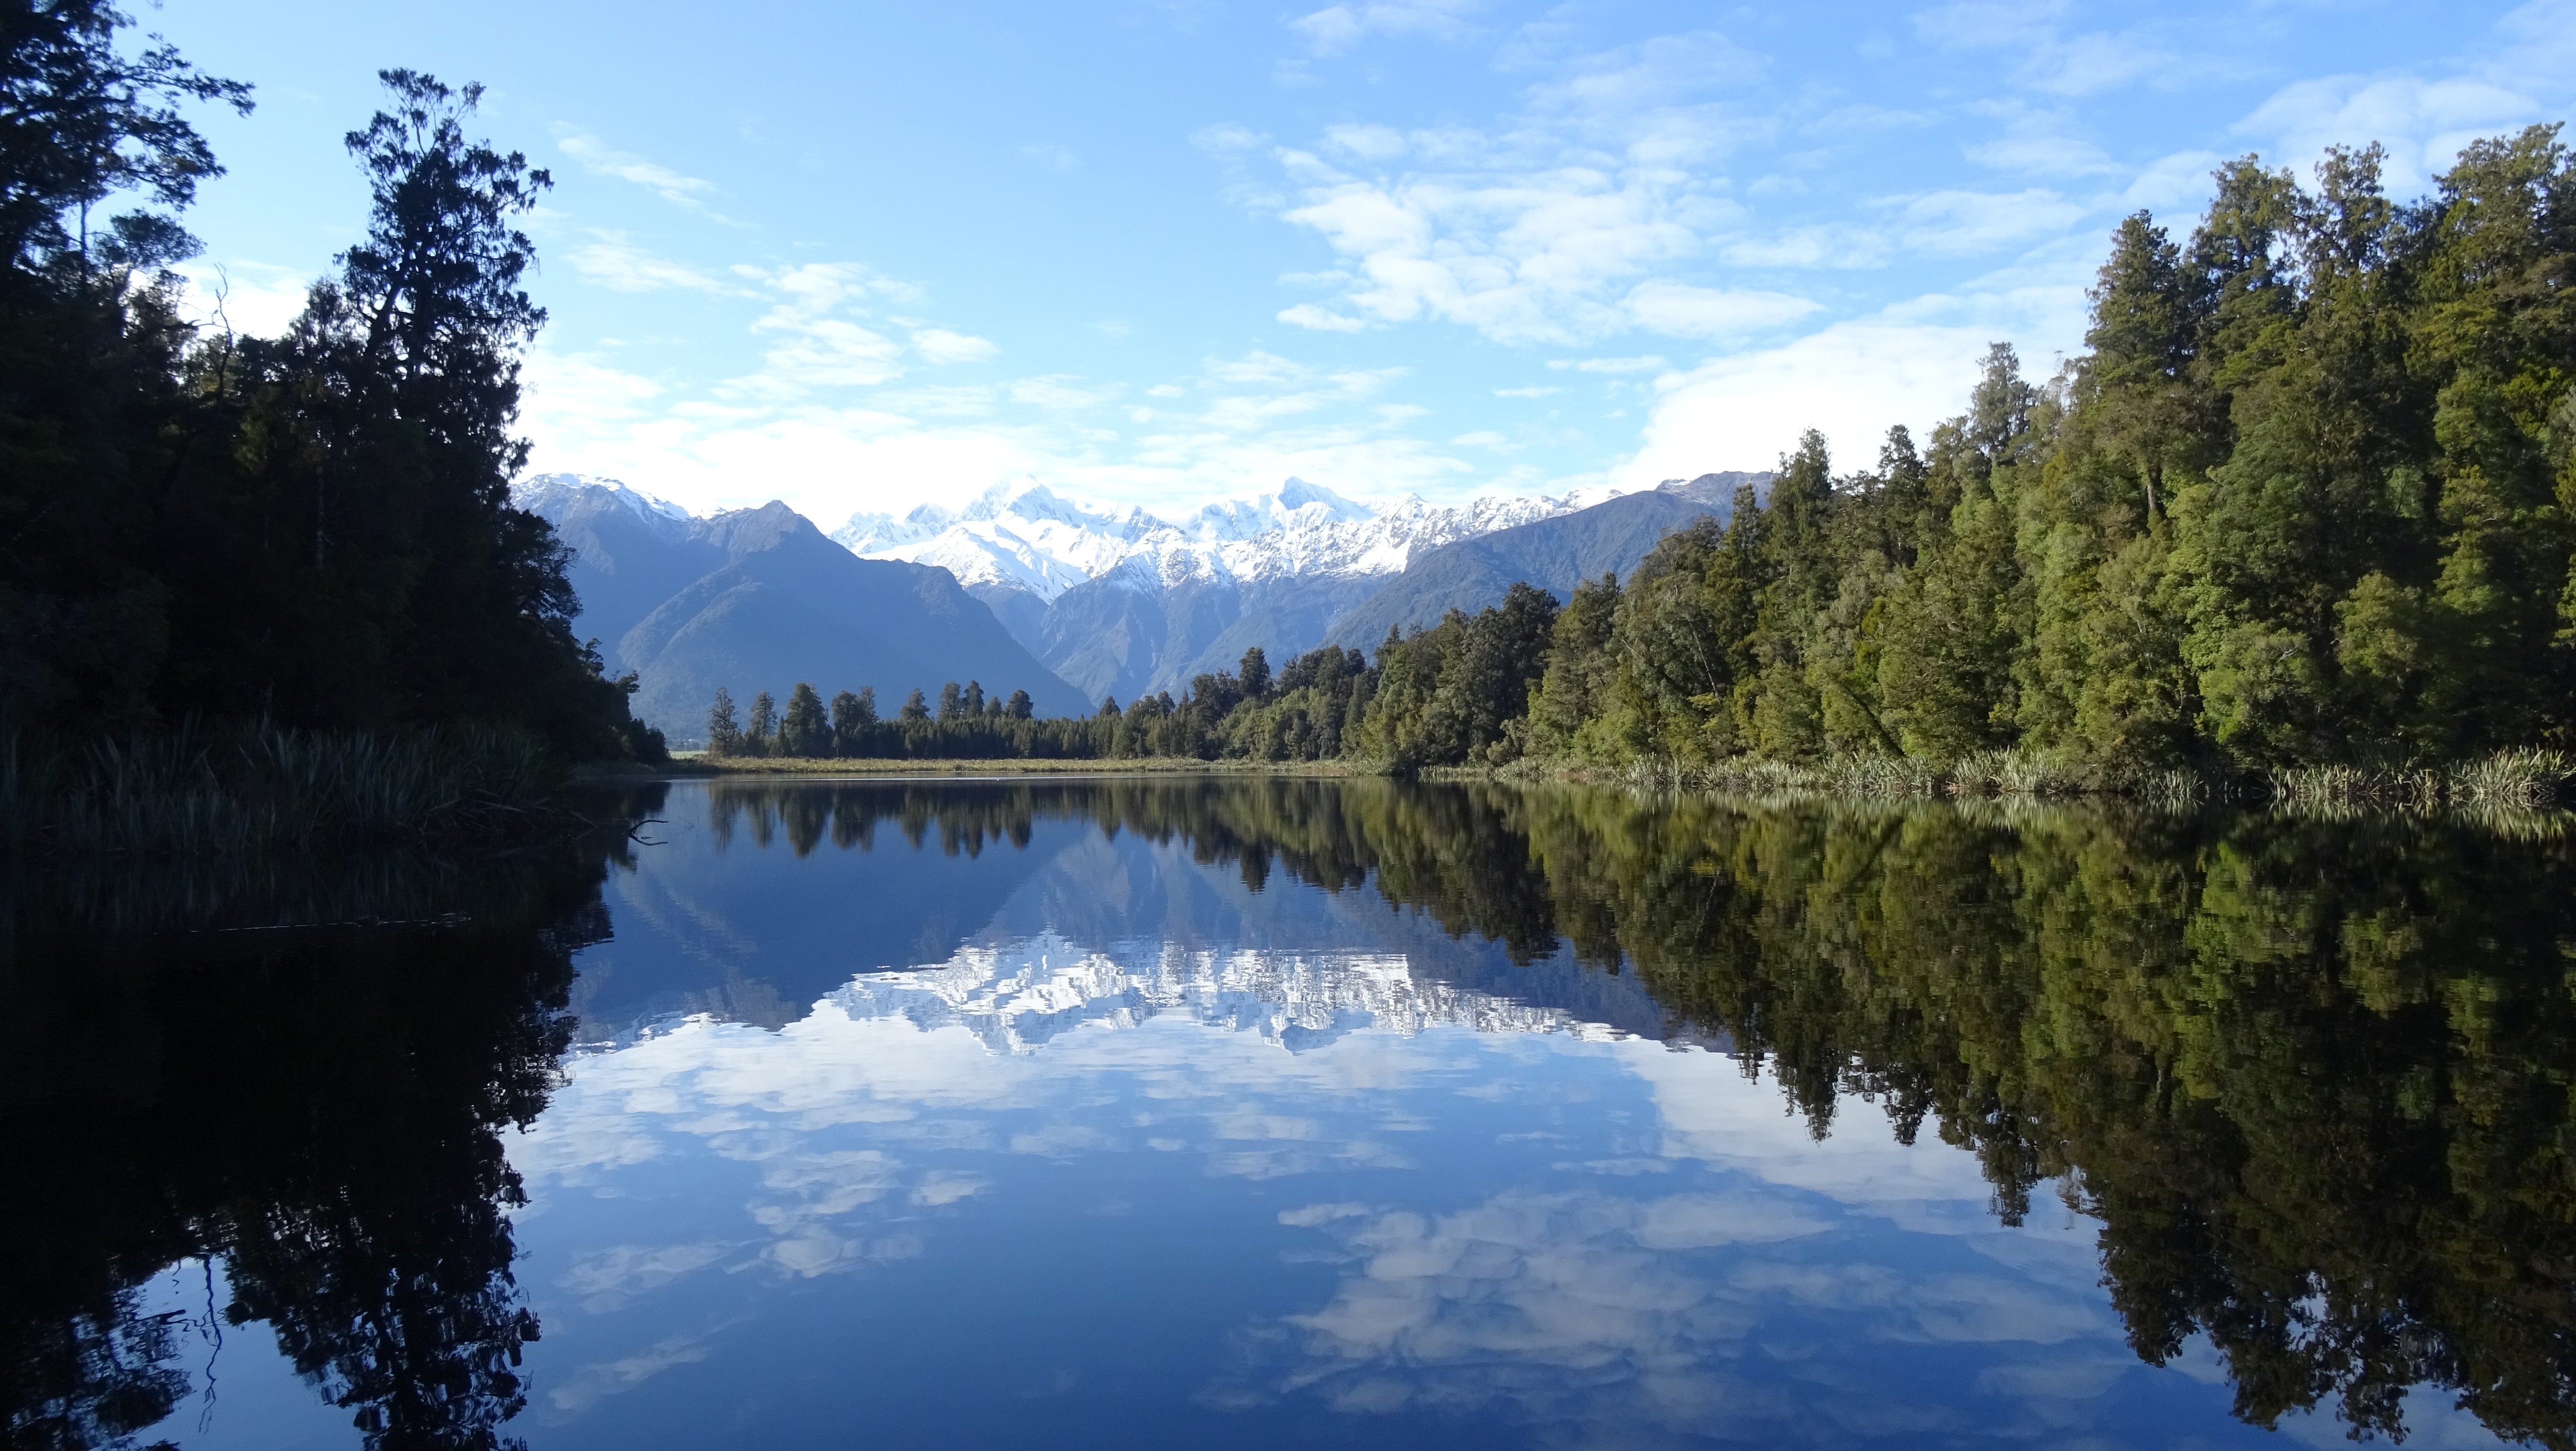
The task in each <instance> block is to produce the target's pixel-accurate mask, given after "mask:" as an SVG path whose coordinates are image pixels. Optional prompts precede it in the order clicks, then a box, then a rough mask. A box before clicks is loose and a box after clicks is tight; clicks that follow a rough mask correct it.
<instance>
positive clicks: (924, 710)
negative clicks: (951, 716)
mask: <svg viewBox="0 0 2576 1451" xmlns="http://www.w3.org/2000/svg"><path fill="white" fill-rule="evenodd" d="M950 688H951V689H954V688H955V687H953V686H952V687H950ZM928 719H930V707H929V706H928V705H927V704H926V703H924V702H923V700H922V698H921V691H920V689H919V688H917V687H916V688H915V689H914V690H913V692H912V694H910V695H908V696H906V697H904V702H903V713H902V720H903V723H904V724H905V725H917V724H919V723H921V722H922V721H926V720H928Z"/></svg>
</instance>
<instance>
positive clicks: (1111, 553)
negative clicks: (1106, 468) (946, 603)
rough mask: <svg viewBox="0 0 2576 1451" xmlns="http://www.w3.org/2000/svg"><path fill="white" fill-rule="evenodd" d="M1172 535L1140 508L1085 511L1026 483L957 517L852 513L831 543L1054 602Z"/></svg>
mask: <svg viewBox="0 0 2576 1451" xmlns="http://www.w3.org/2000/svg"><path fill="white" fill-rule="evenodd" d="M1172 532H1173V530H1172V526H1171V525H1169V524H1166V523H1164V522H1163V521H1162V520H1160V519H1157V518H1155V517H1154V516H1153V515H1151V514H1148V513H1146V512H1145V511H1143V510H1142V509H1136V508H1129V509H1126V510H1123V511H1122V510H1105V509H1103V510H1093V509H1085V508H1083V507H1082V506H1080V505H1078V504H1075V503H1073V502H1071V501H1069V500H1066V499H1064V498H1061V497H1059V496H1058V495H1057V494H1055V493H1054V492H1053V491H1051V490H1049V489H1048V488H1047V487H1046V486H1045V485H1043V484H1039V483H1037V482H1035V481H1034V480H1026V479H1023V480H1019V481H1016V482H1012V483H1005V484H996V485H994V486H993V487H992V488H990V489H987V490H985V491H984V493H983V494H982V496H981V497H979V498H977V499H976V500H975V501H974V502H973V503H970V504H968V505H967V506H966V507H965V508H963V509H961V510H958V511H956V512H955V513H951V512H949V511H948V510H946V509H943V508H940V507H939V506H938V505H936V504H924V505H922V506H921V507H920V508H917V509H915V510H913V511H912V512H911V513H909V514H906V515H903V516H902V517H900V518H897V517H895V516H893V515H890V514H853V515H851V516H850V519H849V522H848V523H846V524H843V525H842V526H841V527H840V528H839V529H837V530H835V531H833V533H832V538H833V539H834V540H835V541H836V542H838V543H840V544H841V545H843V546H845V547H847V548H848V549H849V551H850V552H851V553H852V554H855V555H858V556H859V557H860V558H862V559H899V560H902V561H904V562H906V563H908V564H935V565H938V566H940V567H941V568H943V569H946V570H947V571H948V572H949V573H951V574H953V575H955V576H957V582H958V583H959V584H962V585H965V586H966V587H967V588H969V589H974V588H976V587H977V586H979V585H981V586H988V587H989V586H999V587H1002V588H1004V589H1017V590H1026V591H1027V592H1029V593H1030V594H1033V595H1035V596H1037V597H1038V599H1039V600H1041V601H1052V600H1054V598H1055V597H1056V596H1057V595H1060V594H1062V593H1064V592H1065V591H1066V590H1067V589H1070V588H1071V587H1073V586H1074V585H1077V584H1080V583H1082V582H1083V581H1084V580H1086V579H1090V578H1092V577H1093V576H1095V575H1097V574H1100V573H1101V572H1103V571H1104V570H1107V569H1110V568H1113V567H1115V566H1116V565H1117V563H1118V562H1119V561H1120V560H1121V559H1124V558H1125V557H1126V556H1127V555H1128V554H1129V553H1131V552H1132V551H1133V550H1134V549H1135V547H1136V545H1137V544H1138V542H1139V541H1141V540H1143V539H1145V538H1147V537H1148V536H1151V535H1157V534H1168V533H1172Z"/></svg>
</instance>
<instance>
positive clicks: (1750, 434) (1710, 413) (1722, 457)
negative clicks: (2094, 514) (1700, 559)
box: [1609, 248, 2095, 487]
mask: <svg viewBox="0 0 2576 1451" xmlns="http://www.w3.org/2000/svg"><path fill="white" fill-rule="evenodd" d="M2094 260H2095V258H2094V255H2093V252H2092V250H2090V249H2075V248H2069V249H2067V250H2066V251H2065V252H2064V253H2063V254H2062V255H2059V256H2054V257H2049V258H2045V259H2042V262H2041V263H2040V264H2034V265H2032V266H2030V267H2028V268H2027V269H2026V271H2025V274H2024V275H2019V276H2016V277H2014V278H2007V279H1988V280H1986V281H1985V282H1984V283H1982V284H1979V285H1978V286H1977V287H1976V288H1974V289H1971V290H1968V291H1964V292H1963V293H1961V294H1960V295H1958V296H1933V297H1926V298H1918V299H1915V300H1914V301H1912V302H1908V303H1903V304H1899V305H1897V306H1894V307H1890V308H1886V309H1883V310H1881V311H1880V312H1878V313H1877V314H1875V315H1873V316H1870V317H1866V318H1857V319H1852V320H1849V321H1845V322H1838V323H1835V324H1833V325H1831V326H1829V327H1825V328H1822V329H1819V330H1818V331H1816V332H1814V333H1811V334H1809V335H1807V336H1805V337H1801V338H1798V339H1796V340H1794V341H1791V342H1787V343H1783V344H1780V345H1778V346H1775V347H1767V348H1761V349H1756V350H1753V351H1749V352H1742V353H1737V354H1734V355H1731V356H1728V357H1723V358H1717V359H1713V360H1711V361H1709V362H1706V363H1703V364H1701V365H1700V366H1699V367H1697V368H1694V369H1691V370H1690V371H1688V372H1684V373H1676V374H1672V375H1669V376H1666V377H1664V378H1661V379H1659V380H1657V382H1656V388H1657V392H1658V396H1657V398H1656V400H1655V404H1654V408H1653V411H1652V412H1651V414H1650V415H1649V416H1648V418H1647V421H1646V426H1645V429H1644V437H1643V439H1642V441H1641V443H1640V446H1639V448H1638V450H1637V452H1636V453H1635V455H1633V456H1632V457H1631V458H1629V459H1628V460H1627V461H1626V462H1624V463H1622V464H1621V465H1619V466H1618V467H1616V468H1614V469H1613V470H1611V471H1610V474H1609V477H1610V479H1611V480H1612V481H1614V482H1619V483H1623V484H1626V485H1628V486H1630V487H1645V486H1650V485H1651V484H1653V483H1654V482H1655V481H1657V480H1660V479H1670V478H1690V477H1694V476H1696V475H1698V474H1702V473H1706V472H1709V471H1710V470H1714V469H1766V468H1770V467H1772V466H1773V465H1774V463H1776V462H1777V460H1778V459H1779V458H1780V456H1781V455H1782V454H1785V453H1787V452H1789V451H1791V450H1792V449H1794V448H1795V447H1796V445H1797V439H1798V435H1799V434H1800V433H1801V432H1803V431H1804V430H1806V429H1808V428H1816V429H1820V430H1822V431H1823V432H1824V435H1825V438H1826V440H1827V442H1828V444H1829V445H1830V446H1831V448H1832V450H1833V455H1834V460H1835V466H1836V467H1837V468H1840V469H1854V468H1864V467H1868V466H1870V465H1872V464H1873V463H1875V461H1876V460H1877V457H1878V449H1879V444H1880V443H1881V441H1882V440H1884V438H1885V437H1886V435H1887V430H1888V428H1889V426H1890V425H1893V424H1899V423H1901V424H1904V425H1906V427H1907V428H1909V429H1911V430H1912V431H1913V433H1914V436H1915V439H1916V441H1917V443H1918V444H1920V443H1922V442H1924V441H1925V440H1926V439H1927V438H1928V435H1929V429H1930V426H1931V425H1932V424H1933V423H1935V422H1937V421H1939V420H1940V419H1943V418H1948V417H1951V416H1952V415H1954V414H1957V413H1958V412H1960V411H1961V409H1963V408H1964V407H1965V406H1966V403H1967V397H1968V390H1969V388H1970V387H1971V386H1972V385H1973V384H1974V382H1975V380H1976V373H1977V368H1978V365H1979V363H1980V361H1981V360H1982V359H1983V357H1984V356H1985V351H1986V345H1987V344H1988V343H1990V342H2014V343H2016V344H2017V345H2018V346H2019V348H2020V352H2021V356H2022V364H2023V367H2024V369H2025V370H2026V371H2027V372H2030V373H2032V374H2037V375H2041V376H2044V375H2046V374H2047V373H2048V372H2049V371H2051V370H2052V369H2053V367H2054V363H2053V362H2052V361H2051V354H2052V352H2054V351H2059V350H2072V349H2074V348H2075V347H2077V346H2078V345H2079V344H2080V341H2081V339H2082V337H2083V331H2084V318H2085V312H2084V307H2085V303H2084V287H2085V284H2086V283H2088V282H2089V281H2090V280H2091V276H2090V274H2091V268H2092V265H2093V262H2094Z"/></svg>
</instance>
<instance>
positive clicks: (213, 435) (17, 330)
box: [0, 0, 660, 759]
mask: <svg viewBox="0 0 2576 1451" xmlns="http://www.w3.org/2000/svg"><path fill="white" fill-rule="evenodd" d="M124 24H125V21H124V18H123V17H122V16H121V15H119V14H118V13H117V12H116V11H114V10H113V9H111V8H109V7H108V6H106V5H103V4H98V3H93V0H72V3H65V4H49V5H44V6H37V7H32V8H31V7H29V6H25V5H20V6H17V7H15V8H14V9H13V11H12V12H11V18H9V19H8V20H7V22H6V24H5V26H0V94H5V99H6V106H5V110H6V112H7V116H6V119H5V121H0V236H5V239H6V249H5V250H6V256H5V260H0V541H5V542H0V716H5V717H6V719H7V721H8V722H9V724H10V725H11V726H12V727H13V728H14V729H17V730H20V731H23V732H29V733H32V734H33V735H34V736H36V737H40V738H44V739H49V740H53V741H58V742H65V741H77V740H85V739H97V738H100V737H102V736H117V737H120V738H121V737H123V736H126V735H128V734H131V733H134V732H138V731H139V732H147V733H148V732H150V731H154V730H166V729H173V728H175V727H174V723H175V722H179V721H182V720H187V719H192V718H195V719H206V720H213V721H224V722H252V721H263V720H267V721H276V722H278V723H280V724H282V725H286V726H293V727H299V728H306V729H315V730H326V731H331V732H340V733H345V732H368V733H372V734H374V735H376V736H378V737H380V738H383V739H386V740H392V739H394V738H395V737H397V736H399V735H401V734H402V733H404V732H406V731H411V730H415V729H419V728H422V727H426V726H429V725H433V724H438V723H449V724H458V725H463V724H467V723H481V724H484V725H492V726H509V727H512V728H517V729H524V730H527V731H532V732H534V733H535V734H536V735H537V736H538V737H540V738H541V739H542V740H544V741H545V743H546V744H547V746H548V748H549V749H551V750H552V751H553V752H554V753H555V754H556V755H557V756H559V757H565V758H574V759H586V758H600V757H608V758H615V757H627V756H632V757H638V758H643V759H656V758H658V757H659V755H660V746H659V743H658V739H657V738H656V737H655V736H654V735H653V733H651V732H649V731H647V730H645V729H644V728H643V727H641V726H639V725H636V724H635V723H634V722H633V720H632V718H631V715H630V712H629V711H628V708H627V697H628V695H629V694H630V693H631V691H632V688H633V684H632V682H631V681H617V680H611V679H608V678H606V677H605V676H604V674H603V672H602V671H601V669H600V663H599V660H598V657H597V656H596V654H595V653H593V652H592V651H590V650H589V649H587V648H585V646H584V645H583V644H582V643H581V642H580V641H578V640H576V639H574V638H573V636H572V633H571V629H570V625H569V621H570V620H571V618H572V616H573V614H574V613H575V602H574V600H573V597H572V593H571V590H570V588H569V587H568V585H567V584H566V582H565V576H564V566H565V562H566V555H565V553H564V551H563V548H562V546H561V545H560V544H559V542H558V541H556V539H555V538H554V535H553V532H552V530H551V529H550V528H549V527H548V526H547V525H546V524H545V522H544V521H543V520H540V519H537V518H535V517H534V516H532V515H529V514H526V513H523V512H521V511H519V510H517V509H514V508H512V507H511V506H510V503H509V496H508V484H509V479H510V477H511V475H512V474H513V473H514V472H516V471H517V469H518V468H519V466H520V464H521V463H522V462H523V460H524V457H525V445H524V444H522V443H520V442H519V441H517V440H515V439H514V438H512V437H511V436H510V428H511V426H512V424H513V422H514V419H515V416H516V411H517V406H518V390H519V384H518V363H517V357H518V353H519V350H520V349H521V348H522V347H524V346H525V344H526V343H527V341H528V339H529V338H530V337H532V336H533V334H534V332H535V330H536V328H537V327H538V325H539V324H541V323H542V321H543V320H544V313H543V312H542V310H540V309H538V308H536V307H535V306H534V305H533V304H532V303H531V302H530V301H529V300H528V298H527V296H526V294H525V292H524V291H523V290H521V283H522V281H523V279H524V276H525V274H526V272H527V269H528V268H529V267H530V266H531V265H532V264H533V261H534V255H535V254H534V250H533V248H532V247H531V246H530V244H529V242H528V240H527V238H526V237H525V236H524V235H522V234H521V233H519V232H518V231H517V230H515V229H514V225H513V224H514V222H515V220H516V219H517V218H518V217H519V216H522V215H524V214H525V213H526V211H527V210H528V209H529V208H530V207H532V206H533V205H534V203H535V200H536V197H537V195H538V194H539V193H540V192H541V191H542V190H543V189H544V187H545V186H546V184H547V178H546V175H545V173H544V172H542V171H536V170H532V169H530V168H529V167H528V165H527V163H526V162H525V160H524V159H523V158H521V157H519V156H517V155H516V154H507V155H505V154H501V153H498V152H495V151H493V150H492V149H491V148H489V147H486V146H483V145H481V144H479V143H476V142H474V141H472V140H470V139H469V138H468V137H467V135H466V132H465V125H466V123H467V121H468V120H469V119H470V117H471V113H472V111H473V108H474V104H475V101H476V99H477V97H478V95H479V91H478V90H477V88H475V87H471V86H468V87H465V88H463V89H462V90H456V89H451V88H449V87H446V86H443V85H441V84H440V83H438V82H437V81H435V80H433V79H431V78H429V77H427V76H422V75H419V74H416V73H413V72H408V71H388V72H385V73H384V76H383V79H384V80H385V82H386V85H387V87H388V89H389V92H390V100H391V104H390V107H389V109H388V110H387V111H386V112H384V113H381V114H379V115H377V116H376V117H375V118H374V119H373V120H372V121H371V122H370V123H369V124H368V125H367V126H365V127H363V128H361V129H360V130H358V131H355V132H352V133H350V135H349V137H348V144H349V149H350V151H351V152H352V154H353V155H354V156H355V157H356V159H357V160H358V162H359V164H360V167H361V169H362V170H363V171H364V172H365V174H366V176H367V178H368V181H369V185H370V187H371V190H372V193H373V210H372V214H371V216H370V219H369V221H368V225H367V227H366V230H365V233H364V235H363V237H362V238H361V240H360V241H359V242H358V243H357V244H356V245H354V246H352V247H351V248H350V249H349V250H348V251H346V252H345V253H343V254H341V256H340V258H339V259H338V266H337V269H336V270H335V272H334V273H333V275H331V276H330V277H327V278H325V279H324V280H322V281H321V282H319V283H317V284H315V286H314V288H313V289H312V292H311V295H310V298H309V302H308V306H307V308H306V310H305V312H304V314H303V315H302V316H301V317H300V318H299V319H298V320H297V321H296V322H295V324H294V325H293V327H292V328H291V329H290V330H289V331H288V332H287V333H286V335H285V336H283V337H279V338H274V339H258V338H245V337H238V336H235V335H233V334H232V333H231V332H230V331H229V330H227V329H221V328H218V329H216V330H214V331H213V332H212V333H209V334H206V335H202V336H201V335H199V334H198V332H197V330H195V329H193V328H191V327H189V326H187V325H185V324H183V323H181V322H180V321H179V320H178V319H177V317H176V315H175V311H174V304H173V297H174V290H175V287H176V285H177V283H176V279H175V278H174V277H172V276H171V275H169V274H167V273H166V272H161V271H158V270H155V269H158V268H160V267H163V266H165V265H166V264H167V263H169V262H172V261H175V260H177V259H179V258H181V257H184V256H186V255H188V254H189V253H190V252H191V251H192V250H193V248H194V243H193V241H191V240H190V239H189V238H188V237H187V234H186V233H185V232H184V231H182V230H181V229H180V228H179V226H178V223H177V222H176V221H175V220H174V219H173V218H172V217H171V216H170V215H168V212H169V210H170V209H175V208H177V207H179V206H182V205H184V204H185V203H186V202H187V201H188V200H189V198H190V196H191V195H192V192H193V189H194V187H195V185H196V183H197V182H198V181H200V180H202V179H204V178H205V177H208V176H212V175H216V174H219V169H218V168H217V167H216V166H215V163H214V159H213V157H212V154H211V152H210V151H209V150H208V148H207V147H206V145H205V143H204V141H203V140H202V138H200V137H199V136H198V135H197V133H196V132H195V131H194V130H193V129H192V128H191V126H190V124H189V122H188V121H187V119H186V118H185V116H184V115H183V114H182V110H181V106H182V104H183V103H186V102H191V101H195V102H214V103H218V104H231V105H233V106H235V107H236V108H238V109H244V110H246V109H247V108H248V95H247V91H246V90H245V88H243V87H241V86H239V85H236V84H234V83H232V82H228V81H222V80H217V79H214V78H210V77H206V76H203V75H201V74H199V73H198V72H196V71H194V70H193V69H191V68H190V67H189V66H188V65H187V64H186V63H185V62H184V61H182V60H181V59H179V57H178V56H177V54H176V53H175V52H174V51H173V50H172V49H171V48H170V47H169V46H167V45H166V44H159V43H155V44H154V45H153V46H152V47H150V48H148V49H146V50H144V51H143V52H142V53H141V54H139V55H128V54H126V53H124V52H122V51H121V50H120V49H119V47H118V46H117V44H116V40H117V35H118V31H119V30H120V28H121V27H122V26H123V25H124ZM112 196H133V197H139V198H140V199H141V200H142V201H143V202H144V203H145V204H146V205H145V208H144V209H142V210H137V211H133V212H129V213H127V214H125V215H123V216H118V217H114V218H107V219H103V220H102V219H96V218H94V217H93V216H92V209H93V205H94V204H97V203H101V202H104V201H107V200H108V199H110V198H111V197H112ZM154 208H158V209H159V210H154Z"/></svg>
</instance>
